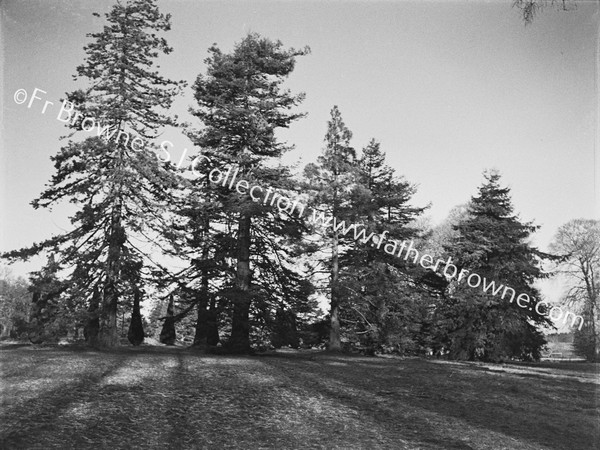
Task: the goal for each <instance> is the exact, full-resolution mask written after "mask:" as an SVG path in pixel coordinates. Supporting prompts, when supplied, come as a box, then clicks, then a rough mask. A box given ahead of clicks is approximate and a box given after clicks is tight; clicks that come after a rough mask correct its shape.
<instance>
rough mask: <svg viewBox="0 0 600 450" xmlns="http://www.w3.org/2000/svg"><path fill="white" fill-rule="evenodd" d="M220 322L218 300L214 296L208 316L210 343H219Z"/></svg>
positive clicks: (207, 339) (208, 342)
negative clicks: (218, 318)
mask: <svg viewBox="0 0 600 450" xmlns="http://www.w3.org/2000/svg"><path fill="white" fill-rule="evenodd" d="M219 340H220V339H219V323H218V321H217V302H216V300H215V299H214V298H211V299H210V306H209V308H208V314H207V318H206V343H207V344H208V345H217V344H218V343H219Z"/></svg>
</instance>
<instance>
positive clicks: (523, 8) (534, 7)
mask: <svg viewBox="0 0 600 450" xmlns="http://www.w3.org/2000/svg"><path fill="white" fill-rule="evenodd" d="M548 6H550V7H557V8H558V9H560V10H562V11H569V10H571V9H573V8H575V1H574V0H513V7H515V8H517V9H519V10H520V12H521V15H522V18H523V22H525V25H529V24H531V23H532V22H533V19H534V18H535V16H536V15H537V14H538V13H540V12H541V11H542V10H543V9H544V8H546V7H548Z"/></svg>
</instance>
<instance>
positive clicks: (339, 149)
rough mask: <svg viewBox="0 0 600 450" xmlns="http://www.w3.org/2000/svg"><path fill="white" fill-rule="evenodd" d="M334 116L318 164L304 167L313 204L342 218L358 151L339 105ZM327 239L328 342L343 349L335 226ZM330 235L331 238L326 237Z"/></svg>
mask: <svg viewBox="0 0 600 450" xmlns="http://www.w3.org/2000/svg"><path fill="white" fill-rule="evenodd" d="M330 114H331V119H330V120H329V121H328V122H327V133H326V134H325V148H324V150H323V154H322V155H321V156H319V158H318V161H317V164H309V165H307V167H306V168H305V170H304V174H305V176H306V178H307V179H308V183H309V188H311V189H312V191H313V198H312V203H313V206H314V208H315V209H316V210H319V211H320V212H321V213H322V214H325V216H324V217H334V218H335V220H337V221H341V220H344V219H348V218H349V217H350V209H351V192H352V190H353V189H354V188H355V185H356V182H357V167H356V151H355V149H354V148H353V147H352V146H351V145H350V140H351V139H352V132H351V131H350V130H349V129H348V127H346V124H345V123H344V121H343V119H342V114H341V112H340V110H339V109H338V107H337V106H334V107H333V108H332V109H331V113H330ZM322 234H323V236H324V237H325V238H326V239H325V240H330V242H329V244H330V248H331V258H329V257H327V260H326V265H327V266H328V268H329V271H330V280H329V286H328V291H329V300H330V309H329V324H330V331H329V345H328V348H329V350H331V351H340V350H341V349H342V342H341V334H340V303H341V301H342V290H341V286H340V253H341V251H343V247H342V246H341V243H340V240H341V239H340V231H339V230H338V229H337V228H336V227H333V228H332V229H331V230H329V229H324V230H322ZM327 238H329V239H327Z"/></svg>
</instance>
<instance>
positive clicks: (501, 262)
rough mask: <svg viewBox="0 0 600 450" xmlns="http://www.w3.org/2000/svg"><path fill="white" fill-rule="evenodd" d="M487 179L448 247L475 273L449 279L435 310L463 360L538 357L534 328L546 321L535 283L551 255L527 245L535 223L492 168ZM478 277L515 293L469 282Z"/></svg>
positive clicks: (539, 340) (452, 352) (453, 350)
mask: <svg viewBox="0 0 600 450" xmlns="http://www.w3.org/2000/svg"><path fill="white" fill-rule="evenodd" d="M485 180H486V181H485V183H484V184H483V185H482V186H481V187H480V188H479V193H478V195H477V196H475V197H473V198H472V199H471V202H470V203H469V205H468V210H467V215H466V217H464V219H463V220H461V221H460V222H459V223H458V225H456V226H455V229H456V231H457V232H458V235H457V236H456V237H455V238H454V239H453V240H452V242H451V243H450V245H448V246H447V247H446V251H447V252H448V253H449V254H451V255H453V259H454V261H455V263H456V266H457V267H458V270H459V271H460V270H462V269H466V270H469V272H468V273H469V276H470V274H477V275H478V277H475V275H473V278H472V282H471V286H468V285H467V283H468V282H469V279H468V278H466V277H465V278H463V279H462V281H460V282H457V281H453V282H452V283H451V286H450V287H449V289H450V292H449V294H448V301H447V303H446V304H445V305H444V307H442V308H441V309H440V310H439V311H438V314H440V317H441V318H442V319H441V320H442V322H443V323H444V326H443V328H444V330H445V333H446V334H445V339H446V346H447V348H448V350H449V351H450V356H451V357H454V358H461V359H469V360H473V359H483V360H501V359H504V358H511V357H517V358H522V359H538V358H539V356H540V350H541V348H542V346H543V345H544V344H545V340H544V337H543V335H542V333H541V332H540V331H539V330H538V328H537V327H538V326H541V325H545V324H548V320H547V319H546V318H545V317H544V316H543V315H541V314H538V312H537V311H536V308H535V304H536V300H537V299H539V298H540V295H539V292H538V291H537V290H536V289H535V288H534V287H533V283H534V282H535V281H536V280H538V279H540V278H544V277H545V276H546V275H545V274H544V273H543V272H542V270H541V267H540V262H541V260H543V259H544V258H549V257H550V255H547V254H544V253H542V252H540V251H538V250H537V249H536V248H534V247H532V246H531V245H530V244H529V241H528V240H529V237H530V235H531V233H533V232H534V231H535V230H537V229H538V227H537V226H535V225H533V224H532V223H523V222H521V221H520V220H519V218H518V217H517V216H516V215H514V213H513V206H512V203H511V198H510V189H509V188H504V187H501V186H500V175H499V174H498V173H497V172H494V171H492V172H489V173H486V174H485ZM479 277H480V278H481V279H483V278H485V279H486V280H487V282H488V285H489V283H491V282H492V281H494V282H495V287H498V286H500V285H504V286H508V287H510V288H512V289H514V291H515V295H512V292H511V291H506V292H507V294H506V295H504V291H501V292H500V291H498V295H493V294H492V293H491V291H492V290H491V289H489V290H488V291H487V292H486V293H484V292H483V290H482V287H481V286H478V287H472V286H473V285H477V280H478V279H479ZM520 294H524V295H527V296H529V299H530V300H529V302H530V305H531V306H529V307H520V306H518V305H517V304H516V303H521V304H523V303H522V302H523V301H525V300H526V297H523V298H522V300H517V301H516V302H515V301H514V300H516V299H518V296H519V295H520ZM503 296H504V298H503ZM540 312H542V313H543V312H544V311H543V310H540Z"/></svg>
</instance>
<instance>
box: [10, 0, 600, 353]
mask: <svg viewBox="0 0 600 450" xmlns="http://www.w3.org/2000/svg"><path fill="white" fill-rule="evenodd" d="M106 20H107V26H105V27H104V29H103V30H102V31H100V32H98V33H93V34H90V35H88V36H89V37H90V38H91V42H90V43H89V44H88V45H87V46H86V47H85V51H86V57H85V60H84V62H83V63H82V65H80V66H79V67H78V68H77V77H79V78H81V79H84V80H87V81H88V87H87V88H86V89H81V90H77V91H74V92H71V93H69V94H68V95H67V99H68V100H69V101H72V102H73V104H76V105H77V111H78V112H80V119H79V120H73V121H72V122H69V123H68V125H67V126H68V127H69V128H70V134H69V136H68V140H67V143H66V144H65V145H64V146H63V147H62V148H61V150H60V151H59V153H58V154H57V155H55V156H53V157H52V160H53V162H54V166H55V169H56V172H55V174H54V175H53V177H52V179H51V180H50V183H49V186H48V188H47V189H46V190H45V191H44V192H42V194H41V195H40V197H39V198H37V199H36V200H34V201H33V202H32V204H33V206H34V207H35V208H39V207H44V208H46V207H51V206H53V205H54V204H56V203H58V202H61V201H65V200H66V201H70V202H72V203H73V204H75V205H77V207H78V210H77V212H76V213H75V214H74V215H73V216H72V217H71V222H72V224H73V227H72V229H71V230H70V231H68V232H65V233H63V234H60V235H57V236H54V237H52V238H50V239H48V240H45V241H43V242H40V243H36V244H34V245H32V246H31V247H28V248H24V249H20V250H15V251H11V252H7V253H5V254H3V255H2V256H3V257H4V258H6V259H8V260H9V261H14V260H17V259H25V260H26V259H28V258H30V257H31V256H34V255H38V254H40V253H46V254H48V255H49V257H48V263H47V264H46V265H45V266H44V267H43V268H42V269H41V270H40V271H38V272H34V273H32V274H31V277H30V285H29V290H30V291H31V293H32V303H31V304H30V309H31V310H30V311H29V312H28V314H29V320H28V327H29V328H28V335H29V338H30V339H31V340H32V341H33V342H44V341H47V340H51V339H52V338H55V337H57V336H59V335H64V334H66V333H67V331H68V330H71V331H72V330H80V331H81V333H82V334H83V337H84V338H85V340H86V341H87V342H88V343H89V344H90V345H93V346H99V347H112V346H115V345H118V344H119V343H120V341H121V338H122V337H124V336H126V337H127V339H128V341H129V342H131V344H133V345H139V344H141V343H143V342H144V338H145V337H146V336H147V335H148V333H149V330H150V329H152V330H154V334H155V335H156V336H157V337H158V338H159V339H160V341H161V342H163V343H165V344H174V343H175V342H176V341H177V339H178V335H179V337H181V336H182V335H183V336H184V337H185V338H186V340H187V341H188V342H189V343H190V344H192V345H194V346H196V347H198V348H200V349H205V350H207V351H222V352H232V353H248V352H252V351H255V350H256V349H265V348H272V347H275V348H277V347H281V346H292V347H299V346H302V345H304V346H326V347H327V348H329V349H330V350H332V351H341V350H345V349H348V348H357V349H361V350H362V351H364V352H367V353H370V354H373V353H375V352H392V351H393V352H397V353H400V354H429V355H437V356H447V357H451V358H459V359H471V360H472V359H482V360H502V359H508V358H520V359H527V360H532V359H538V358H539V356H540V352H541V350H542V348H543V346H544V344H545V340H544V337H543V335H542V333H541V331H540V330H541V328H542V327H544V326H548V325H549V321H548V319H547V318H546V317H545V316H543V315H541V314H539V313H538V312H536V311H535V310H529V309H524V308H519V307H516V306H515V305H514V304H511V303H509V302H507V301H505V300H502V299H500V298H498V297H494V296H492V295H491V294H490V295H485V294H483V293H482V292H481V291H476V290H473V289H471V288H469V287H468V286H465V285H464V283H460V282H458V281H450V280H448V279H447V278H446V277H444V276H443V275H442V274H439V273H436V272H434V271H433V270H431V269H424V268H423V267H422V266H419V265H416V264H413V263H412V262H411V261H407V260H405V259H401V258H397V257H394V256H391V255H389V254H387V253H386V252H384V251H382V249H380V248H377V246H376V245H367V244H363V243H362V242H360V240H357V239H353V238H352V237H351V236H350V235H347V234H344V233H340V232H339V230H336V229H331V228H327V227H323V226H322V225H319V224H318V223H314V222H311V221H310V220H308V219H309V218H308V217H306V216H300V215H298V214H293V213H291V212H289V211H285V210H282V209H281V208H278V207H277V205H276V204H273V202H270V203H269V202H266V201H265V202H257V201H255V199H254V198H253V197H252V195H251V193H249V192H240V190H236V189H233V190H232V189H230V188H229V187H227V186H223V185H222V184H219V183H215V182H214V181H211V178H210V176H209V174H210V173H211V171H213V170H214V169H219V170H221V171H222V172H226V171H227V170H230V169H231V168H235V169H236V170H237V171H238V173H239V174H240V176H241V177H242V178H243V179H244V180H246V181H247V182H248V185H257V186H262V187H264V189H269V190H272V191H273V192H277V193H279V194H280V195H283V196H285V197H287V198H291V199H293V198H302V200H303V202H305V203H306V205H308V206H310V207H311V208H312V209H313V210H316V211H321V212H323V213H326V214H328V215H330V216H332V217H335V218H336V219H338V220H344V221H346V222H347V223H355V224H360V226H361V227H362V228H363V229H364V230H365V233H375V234H376V235H381V234H382V233H384V232H385V233H386V234H387V236H388V237H389V238H390V239H396V240H399V241H403V240H406V239H411V240H414V242H416V243H418V244H419V245H420V246H422V248H423V249H425V250H427V251H428V252H430V253H431V254H432V255H434V256H436V257H440V258H447V257H448V256H452V258H453V259H454V260H455V261H456V264H457V266H458V267H459V269H469V270H471V271H475V272H477V273H478V274H481V275H482V276H486V277H487V278H488V279H490V280H498V282H505V283H508V284H510V285H511V286H513V287H514V288H518V289H519V290H520V291H521V292H526V293H528V294H530V295H531V296H532V297H535V298H540V295H539V292H537V290H536V289H535V288H534V282H535V281H536V280H539V279H542V278H544V277H546V276H547V273H545V272H544V271H542V269H541V263H542V261H544V260H547V261H554V260H556V257H553V256H551V255H549V254H545V253H543V252H540V251H539V250H537V249H536V248H534V247H532V246H531V244H530V243H529V238H530V236H531V234H532V233H533V232H534V231H535V230H536V229H537V226H535V225H534V224H532V223H526V222H523V221H521V220H520V219H519V217H518V216H517V215H516V214H515V213H514V211H513V206H512V203H511V198H510V191H509V189H508V188H505V187H503V186H502V184H501V179H500V175H499V174H498V173H497V172H494V171H490V172H486V174H485V179H484V181H483V183H482V185H481V186H480V187H479V189H478V191H477V193H476V194H475V195H474V196H473V197H472V198H471V200H470V201H469V202H468V204H467V205H466V206H465V207H462V208H460V209H458V210H456V211H455V212H454V213H453V214H452V216H451V217H450V218H449V220H448V221H447V222H446V223H445V224H442V225H441V226H439V227H436V228H431V227H428V226H423V225H422V218H423V213H424V211H425V210H426V207H419V206H415V205H413V204H412V196H413V195H414V193H415V192H416V187H415V185H413V184H412V183H410V182H409V181H407V180H406V179H405V178H404V177H403V176H401V175H399V174H397V173H396V172H395V170H394V169H393V168H391V167H390V166H389V165H388V163H387V162H386V154H385V152H384V151H383V150H382V148H381V144H380V143H379V142H378V141H377V140H376V139H372V140H371V141H370V142H369V144H368V145H367V146H366V147H364V148H362V149H356V148H355V147H354V146H353V144H352V132H351V131H350V129H349V128H348V126H347V125H346V124H345V123H344V121H343V118H342V114H341V111H340V110H339V108H338V107H336V106H334V107H333V108H332V110H331V116H330V119H329V121H328V123H327V124H326V129H327V131H326V134H325V136H324V146H323V151H322V154H321V156H320V157H319V158H318V160H317V161H315V162H313V163H310V164H308V165H307V166H306V167H305V168H304V171H303V172H302V173H295V172H294V171H293V170H292V168H291V167H288V166H285V165H283V164H282V163H281V156H282V155H283V154H284V153H285V152H286V151H288V150H289V149H290V148H291V146H290V145H288V144H286V143H284V142H281V141H280V140H279V138H278V130H281V129H285V128H288V127H290V126H291V125H292V124H293V123H294V122H295V121H297V120H300V119H302V117H303V115H304V114H303V113H302V112H300V111H298V110H297V108H298V106H299V105H300V104H301V102H302V100H303V99H304V94H302V93H301V94H293V93H291V92H290V91H289V90H287V89H285V88H284V86H283V84H284V82H285V80H286V78H287V77H288V76H290V75H291V74H292V72H293V70H294V67H295V64H296V61H297V59H298V58H300V57H302V56H305V55H307V54H308V53H309V49H308V47H307V48H304V49H300V50H298V49H293V48H290V49H288V48H284V46H283V44H282V43H281V42H279V41H273V40H271V39H268V38H265V37H262V36H260V35H258V34H255V33H252V34H248V35H247V36H245V37H244V38H243V39H242V40H241V41H239V42H238V43H237V44H236V45H235V47H234V48H233V50H232V51H231V52H229V53H225V52H223V51H222V50H221V49H220V48H219V47H218V46H216V45H214V46H212V47H211V48H210V49H209V57H208V58H207V59H206V60H205V63H206V70H205V72H204V73H202V74H199V75H198V77H197V79H196V80H195V82H194V83H193V86H192V89H193V93H194V99H195V104H194V106H193V108H192V109H191V112H192V114H193V116H194V117H195V120H196V123H195V124H193V125H192V127H187V126H186V127H183V126H182V125H181V124H179V123H178V119H177V118H176V117H172V116H170V115H169V108H170V106H171V104H172V102H173V99H174V98H175V96H176V95H178V94H179V93H180V91H181V89H182V88H183V87H185V85H186V83H185V82H183V81H173V80H169V79H166V78H164V77H163V76H161V75H160V74H159V72H157V70H156V69H157V66H156V58H157V57H158V55H159V54H160V53H163V54H168V53H170V52H171V50H172V49H171V48H170V47H169V46H168V44H167V42H166V40H165V39H164V38H163V37H161V35H162V32H165V31H168V30H169V29H170V17H169V15H164V14H162V13H160V12H159V10H158V8H157V6H156V4H155V1H154V0H130V1H128V2H124V3H118V4H116V5H115V6H114V7H113V8H112V9H111V11H110V12H109V13H108V14H106ZM82 117H94V118H96V119H97V121H99V122H100V121H101V122H102V123H103V124H105V125H107V126H110V129H111V130H114V131H115V132H116V133H117V135H119V132H123V133H127V134H128V135H130V136H132V137H139V138H140V139H143V140H144V141H146V142H149V143H150V144H149V146H148V148H147V149H145V150H144V151H136V150H135V149H134V148H132V146H131V145H129V140H127V141H125V140H123V139H118V138H117V139H116V140H106V139H103V138H102V137H101V136H92V137H90V136H89V135H88V136H87V137H83V136H82V132H83V131H84V129H83V127H82V123H81V122H82V121H81V118H82ZM324 125H325V124H324ZM165 127H182V129H183V132H185V133H186V134H187V135H188V136H189V137H190V139H191V140H192V141H193V143H194V144H195V145H196V146H197V153H196V155H193V156H192V158H191V160H193V161H194V164H193V166H192V167H191V169H193V171H192V170H190V168H188V169H185V170H179V169H177V168H176V167H175V165H174V164H173V162H171V161H161V160H160V159H157V157H156V155H155V154H154V152H153V151H152V150H156V151H157V152H158V151H159V148H158V146H157V145H155V144H153V142H155V141H156V138H157V137H158V135H159V134H160V132H161V131H162V130H163V129H164V128H165ZM197 155H204V156H206V157H205V158H197V157H196V156H197ZM564 258H565V257H563V259H564ZM169 261H170V262H173V261H175V262H176V263H173V264H171V263H170V262H169ZM175 266H179V267H183V268H182V269H180V270H177V271H176V270H174V269H173V267H175ZM597 269H598V266H595V269H594V270H597ZM594 273H595V274H596V275H595V276H596V278H595V279H594V281H593V282H592V283H597V282H598V277H597V272H594ZM595 286H596V287H597V284H596V285H595ZM593 295H595V296H596V297H594V298H595V300H593V302H594V301H595V302H596V305H597V290H596V291H594V292H593ZM319 298H326V299H327V301H328V303H329V310H328V311H326V312H325V314H322V313H321V312H320V310H319V308H318V299H319ZM593 302H592V303H593ZM144 304H146V305H148V308H149V309H150V310H151V311H152V312H151V313H150V314H149V317H147V318H144V317H143V316H142V314H141V310H142V306H143V305H144ZM150 305H152V307H151V306H150ZM586 311H588V315H590V314H597V313H594V312H593V311H594V310H593V308H590V307H587V309H586ZM125 317H127V324H126V325H125V324H124V323H123V321H124V318H125ZM590 317H591V316H590ZM594 317H597V316H594ZM119 318H121V320H120V321H119ZM125 328H127V330H126V331H125ZM78 332H79V331H78ZM593 333H595V331H593Z"/></svg>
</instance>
